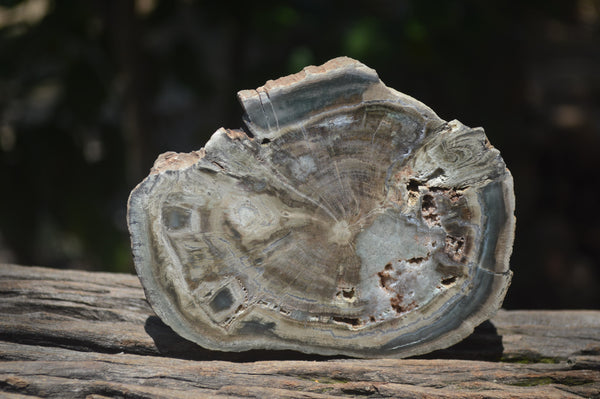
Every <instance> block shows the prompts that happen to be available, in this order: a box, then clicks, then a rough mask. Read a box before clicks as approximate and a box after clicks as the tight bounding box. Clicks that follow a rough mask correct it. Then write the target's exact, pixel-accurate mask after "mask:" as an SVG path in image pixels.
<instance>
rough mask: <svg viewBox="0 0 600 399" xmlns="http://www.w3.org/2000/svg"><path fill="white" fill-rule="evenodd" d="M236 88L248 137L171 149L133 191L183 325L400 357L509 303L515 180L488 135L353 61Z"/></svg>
mask: <svg viewBox="0 0 600 399" xmlns="http://www.w3.org/2000/svg"><path fill="white" fill-rule="evenodd" d="M238 96H239V98H240V101H241V104H242V106H243V108H244V110H245V115H244V118H245V122H246V125H247V127H248V132H244V131H241V130H229V129H223V128H221V129H219V130H218V131H217V132H216V133H215V134H214V135H213V136H212V138H211V139H210V140H209V141H208V143H207V144H206V146H205V147H204V148H203V149H201V150H199V151H196V152H192V153H189V154H176V153H166V154H162V155H161V156H160V157H159V158H158V160H157V161H156V163H155V165H154V168H153V169H152V171H151V173H150V176H148V177H147V178H146V179H145V180H144V181H143V182H142V183H141V184H140V185H138V186H137V187H136V188H135V189H134V190H133V192H132V193H131V196H130V199H129V213H128V221H129V229H130V232H131V237H132V247H133V252H134V257H135V265H136V269H137V272H138V275H139V276H140V279H141V281H142V284H143V286H144V289H145V291H146V296H147V298H148V300H149V302H150V303H151V305H152V306H153V308H154V310H155V311H156V313H157V314H158V315H159V316H160V317H161V319H163V321H165V323H167V324H168V325H170V326H171V327H172V328H173V329H174V330H175V331H176V332H178V333H179V334H180V335H181V336H183V337H185V338H187V339H189V340H192V341H194V342H197V343H198V344H200V345H202V346H204V347H206V348H210V349H215V350H224V351H242V350H248V349H253V348H268V349H294V350H298V351H302V352H309V353H320V354H346V355H351V356H360V357H377V356H394V357H402V356H410V355H415V354H421V353H425V352H429V351H432V350H435V349H439V348H443V347H447V346H449V345H451V344H454V343H456V342H458V341H460V340H461V339H463V338H464V337H466V336H467V335H469V333H471V332H472V330H473V328H474V326H476V325H478V324H479V323H481V322H483V321H484V320H486V319H488V318H489V317H491V316H492V315H493V314H494V313H495V312H496V310H497V309H498V308H499V307H500V306H501V303H502V300H503V298H504V295H505V292H506V289H507V287H508V285H509V283H510V278H511V272H510V270H509V268H508V259H509V256H510V253H511V247H512V242H513V232H514V223H515V221H514V216H513V212H514V196H513V186H512V177H511V175H510V173H509V171H508V170H507V168H506V166H505V164H504V162H503V160H502V158H501V157H500V154H499V152H498V151H497V150H496V149H494V148H493V147H492V146H491V145H490V143H489V142H488V141H487V139H486V136H485V133H484V131H483V129H481V128H476V129H471V128H468V127H466V126H464V125H463V124H461V123H460V122H458V121H451V122H445V121H443V120H442V119H440V118H439V117H438V116H437V115H436V114H435V113H434V112H433V111H432V110H431V109H429V108H428V107H427V106H425V105H424V104H422V103H420V102H418V101H416V100H415V99H413V98H411V97H409V96H406V95H404V94H402V93H399V92H397V91H395V90H393V89H390V88H388V87H386V86H385V85H384V84H383V83H382V82H381V81H380V80H379V78H378V77H377V74H376V72H375V71H374V70H372V69H369V68H368V67H366V66H365V65H363V64H361V63H359V62H357V61H354V60H352V59H349V58H338V59H334V60H332V61H329V62H327V63H326V64H324V65H322V66H320V67H313V66H311V67H307V68H305V69H304V70H303V71H302V72H300V73H298V74H296V75H291V76H288V77H285V78H281V79H278V80H276V81H269V82H267V83H266V84H265V86H263V87H259V88H258V89H256V90H244V91H241V92H240V93H238Z"/></svg>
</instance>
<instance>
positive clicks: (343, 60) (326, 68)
mask: <svg viewBox="0 0 600 399" xmlns="http://www.w3.org/2000/svg"><path fill="white" fill-rule="evenodd" d="M342 70H360V71H361V72H362V73H363V74H364V75H365V76H368V77H369V78H370V79H369V80H379V77H378V75H377V72H376V71H375V70H374V69H372V68H369V67H368V66H366V65H365V64H363V63H361V62H359V61H357V60H355V59H352V58H349V57H337V58H334V59H331V60H329V61H327V62H325V63H324V64H322V65H308V66H306V67H304V68H303V69H302V70H301V71H300V72H297V73H294V74H291V75H287V76H282V77H280V78H278V79H274V80H268V81H267V82H266V83H265V84H264V85H263V86H260V87H258V88H256V89H247V90H240V91H239V92H238V99H239V100H240V101H241V102H242V104H244V102H245V101H246V100H248V99H250V98H252V97H256V96H258V95H259V93H261V92H269V91H272V90H276V89H280V88H284V87H289V86H294V85H297V84H302V83H305V82H307V81H312V80H318V79H320V78H321V77H322V76H323V75H325V74H327V73H335V72H341V71H342Z"/></svg>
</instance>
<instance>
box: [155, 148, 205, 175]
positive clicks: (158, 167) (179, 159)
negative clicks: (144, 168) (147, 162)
mask: <svg viewBox="0 0 600 399" xmlns="http://www.w3.org/2000/svg"><path fill="white" fill-rule="evenodd" d="M204 155H205V151H204V148H201V149H200V150H198V151H192V152H188V153H183V152H179V153H178V152H173V151H169V152H165V153H163V154H160V155H159V156H158V158H157V159H156V161H155V162H154V166H152V169H150V174H151V175H155V174H158V173H162V172H164V171H167V170H180V169H185V168H187V167H189V166H191V165H193V164H195V163H196V162H198V161H199V160H200V159H202V158H204Z"/></svg>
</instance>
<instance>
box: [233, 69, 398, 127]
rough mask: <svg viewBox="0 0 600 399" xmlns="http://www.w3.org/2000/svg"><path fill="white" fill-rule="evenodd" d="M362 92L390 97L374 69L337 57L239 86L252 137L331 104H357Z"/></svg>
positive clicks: (292, 121) (296, 120)
mask: <svg viewBox="0 0 600 399" xmlns="http://www.w3.org/2000/svg"><path fill="white" fill-rule="evenodd" d="M375 88H378V89H375ZM386 90H387V91H386ZM365 93H374V94H376V96H377V97H376V98H375V99H376V100H382V101H385V100H389V99H390V98H392V97H393V96H392V95H391V92H390V91H389V90H388V89H387V87H386V86H385V85H384V84H383V82H381V80H380V79H379V76H378V75H377V72H376V71H375V70H374V69H371V68H369V67H367V66H366V65H364V64H362V63H360V62H358V61H356V60H353V59H352V58H348V57H339V58H334V59H332V60H330V61H327V62H326V63H324V64H323V65H320V66H314V65H311V66H307V67H305V68H304V69H303V70H302V71H300V72H298V73H296V74H292V75H289V76H284V77H281V78H279V79H276V80H269V81H267V82H266V83H265V84H264V85H263V86H261V87H258V88H257V89H255V90H241V91H239V92H238V100H239V102H240V104H241V106H242V108H243V110H244V122H245V124H246V126H247V128H248V130H249V131H250V132H252V134H253V135H254V136H255V137H267V138H269V139H271V138H273V137H274V136H275V135H277V134H279V133H280V132H282V131H284V130H285V129H286V128H288V127H289V126H292V125H294V124H296V123H298V122H301V121H304V120H306V119H307V118H310V117H312V116H314V115H316V114H319V113H321V112H323V111H326V110H328V109H331V108H332V107H335V106H339V105H341V104H343V105H351V104H358V103H360V102H362V101H364V100H365V98H364V96H365Z"/></svg>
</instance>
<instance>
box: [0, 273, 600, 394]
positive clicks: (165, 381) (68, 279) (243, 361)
mask: <svg viewBox="0 0 600 399" xmlns="http://www.w3.org/2000/svg"><path fill="white" fill-rule="evenodd" d="M0 297H1V298H2V300H1V301H0V397H6V398H24V397H28V398H29V397H36V396H37V397H45V398H47V397H49V398H70V397H75V398H103V397H132V398H155V397H159V398H197V397H207V396H210V397H228V396H229V397H260V398H268V397H273V398H285V397H288V398H297V397H302V398H328V397H340V396H353V397H373V398H376V397H409V398H422V397H444V398H459V397H460V398H465V397H466V398H480V397H491V398H505V397H506V398H507V397H531V398H539V397H545V398H580V397H586V398H589V397H600V394H599V393H600V311H504V310H501V311H500V312H498V314H497V315H496V316H495V317H494V318H492V319H491V321H490V322H488V323H484V324H483V325H482V326H480V327H479V328H477V329H476V330H475V333H474V334H473V335H471V336H470V337H468V338H467V339H466V340H465V341H463V342H461V343H460V344H458V345H456V346H454V347H452V348H449V349H447V350H444V351H438V352H434V353H432V354H430V355H428V356H427V358H418V359H368V360H367V359H349V358H341V357H336V358H334V357H324V356H311V355H306V354H302V353H298V352H292V351H249V352H244V353H231V352H214V351H208V350H203V349H202V348H199V347H197V346H196V345H195V344H192V343H190V342H188V341H185V340H184V339H182V338H180V337H179V336H177V335H176V334H174V333H173V332H172V330H171V329H170V328H169V327H167V326H166V325H165V324H163V323H162V322H161V321H160V320H159V319H158V318H157V317H156V316H155V314H154V313H153V312H152V310H151V308H150V306H149V305H148V304H147V302H146V300H145V298H144V292H143V290H142V288H141V286H140V284H139V282H138V279H137V277H135V276H132V275H123V274H110V273H91V272H83V271H63V270H55V269H48V268H37V267H22V266H14V265H0Z"/></svg>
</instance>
